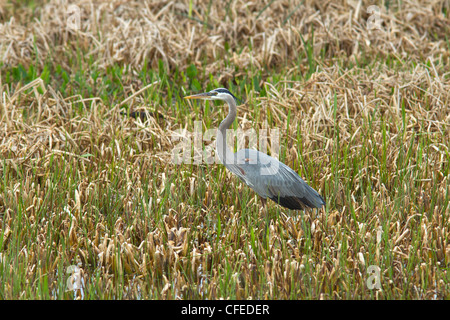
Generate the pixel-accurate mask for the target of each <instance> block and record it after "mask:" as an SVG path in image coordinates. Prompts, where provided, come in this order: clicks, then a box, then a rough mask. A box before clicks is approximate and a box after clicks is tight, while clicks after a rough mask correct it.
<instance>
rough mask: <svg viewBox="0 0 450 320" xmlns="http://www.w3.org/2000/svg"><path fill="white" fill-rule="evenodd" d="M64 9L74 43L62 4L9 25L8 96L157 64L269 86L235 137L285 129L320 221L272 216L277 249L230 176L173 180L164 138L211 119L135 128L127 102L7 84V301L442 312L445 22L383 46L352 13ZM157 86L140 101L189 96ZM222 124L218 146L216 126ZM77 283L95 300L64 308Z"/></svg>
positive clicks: (433, 17) (404, 31)
mask: <svg viewBox="0 0 450 320" xmlns="http://www.w3.org/2000/svg"><path fill="white" fill-rule="evenodd" d="M71 3H72V4H74V3H75V4H76V5H77V7H78V8H79V9H80V11H79V12H80V20H79V23H80V24H79V29H78V30H77V29H73V26H72V27H69V25H68V23H67V21H68V20H67V19H71V18H73V16H71V15H70V14H69V13H68V10H69V4H68V3H67V4H64V5H59V4H58V3H57V2H54V1H49V2H45V3H42V4H40V5H38V6H37V7H36V8H35V9H34V11H33V10H31V9H30V8H29V7H16V6H17V5H13V4H7V5H6V6H4V7H3V8H2V9H1V11H0V21H1V25H0V57H1V61H2V62H3V65H2V66H1V69H0V70H1V72H2V78H1V79H2V81H5V73H6V72H7V71H8V70H10V68H12V67H15V66H17V65H19V64H21V65H24V66H28V65H36V66H37V69H39V70H41V69H43V68H44V66H45V65H47V64H49V63H50V64H52V65H55V66H56V65H61V66H63V68H65V69H68V70H70V69H72V68H75V67H74V65H77V64H78V63H81V64H82V65H81V66H78V68H81V69H86V71H88V70H92V69H93V68H94V66H95V68H98V69H99V70H106V69H108V68H110V67H113V66H115V65H117V64H120V65H130V66H131V67H132V68H135V69H137V70H140V69H141V68H143V66H144V65H145V64H147V65H148V68H149V69H158V68H159V65H158V60H161V61H163V63H164V65H165V66H166V68H167V69H166V70H167V74H166V75H165V76H167V77H169V78H170V77H171V72H172V71H174V70H175V69H176V68H179V69H180V70H183V71H185V70H186V69H187V67H188V66H189V65H190V64H194V65H196V66H197V68H198V69H199V70H202V69H204V70H205V75H206V76H205V77H204V78H205V79H204V80H205V82H207V81H209V80H208V79H209V78H208V76H209V74H212V75H213V76H214V77H216V78H217V82H218V83H221V84H223V83H225V84H227V83H228V80H233V79H241V78H240V77H242V76H243V75H244V74H247V73H250V72H253V71H252V70H258V71H259V70H263V71H262V77H261V83H259V86H260V87H262V88H264V90H265V92H266V94H265V95H264V96H260V97H259V96H258V93H257V92H255V90H250V92H249V93H248V97H247V98H248V103H247V104H246V105H243V106H241V107H240V111H239V120H238V121H239V123H240V125H241V126H242V127H245V128H247V127H249V126H250V127H254V128H261V127H262V125H263V123H264V122H265V121H267V120H268V119H269V120H270V126H271V127H274V128H280V130H281V134H282V141H284V142H285V144H283V146H282V149H283V150H284V151H285V159H284V161H285V162H286V163H287V164H289V165H291V166H292V167H294V168H295V169H296V170H297V171H298V172H299V173H301V175H302V173H305V174H308V181H310V182H311V184H312V185H314V186H316V187H317V189H320V190H321V193H322V194H323V195H324V197H325V198H326V201H327V207H326V210H324V211H321V212H319V213H318V215H317V216H315V214H314V213H313V212H306V213H304V214H303V213H302V214H300V213H299V214H298V215H297V214H294V213H293V212H291V213H289V212H284V210H279V209H277V208H276V207H275V206H272V207H271V211H272V212H273V213H274V216H275V218H274V219H273V220H272V221H271V222H270V223H269V225H268V231H267V233H266V232H265V229H264V227H265V225H264V220H262V219H261V215H260V213H259V203H258V201H257V199H256V197H255V196H254V194H253V193H251V192H250V191H248V189H246V187H244V186H243V185H242V184H241V183H240V182H238V181H237V179H234V178H232V177H231V175H230V174H229V173H228V172H225V171H224V170H223V168H222V167H221V166H217V165H211V166H208V165H205V164H202V165H200V166H193V165H187V164H184V165H175V164H173V163H171V152H172V149H173V148H174V142H173V141H172V139H171V136H172V133H173V132H175V130H177V129H179V128H180V127H182V128H184V127H187V130H190V131H192V128H189V127H188V126H190V124H191V123H192V120H193V119H198V120H202V121H203V126H204V127H206V124H205V121H206V119H205V118H203V113H202V112H203V111H202V112H199V113H197V114H193V113H192V112H191V111H190V112H188V114H189V115H190V117H186V118H183V115H184V113H178V112H177V111H176V109H174V108H171V107H170V106H169V105H162V107H161V108H160V109H159V111H158V112H161V110H164V114H162V113H161V116H159V115H157V116H155V114H157V113H152V114H149V116H148V118H145V119H141V118H137V119H133V118H127V117H124V115H121V114H120V107H122V104H120V102H119V103H116V104H114V103H112V105H110V104H108V103H107V102H105V101H104V100H103V99H101V98H100V97H97V96H94V97H87V96H86V97H85V96H81V95H75V96H64V95H63V94H62V93H61V90H59V89H58V81H49V82H48V83H45V82H44V81H43V80H42V79H41V78H37V79H35V80H33V81H30V82H28V83H22V82H21V81H11V82H10V83H2V84H1V86H0V99H1V100H0V159H1V161H0V163H1V166H0V172H1V173H2V174H1V177H2V182H1V183H0V191H1V192H0V250H1V251H0V252H1V253H0V254H1V255H0V279H1V281H0V283H1V284H0V288H1V290H0V297H2V298H3V299H12V298H72V297H73V295H75V297H78V298H86V297H91V298H93V297H99V298H105V299H107V298H116V299H117V298H119V299H122V298H159V299H189V298H202V299H219V298H237V299H249V298H260V299H266V298H267V299H299V298H312V299H352V298H357V299H393V298H410V299H441V298H448V297H449V289H450V284H449V276H450V275H449V274H448V270H447V269H448V266H449V263H450V243H449V236H450V230H449V223H450V221H449V214H450V209H449V208H450V207H449V191H450V189H449V179H450V176H449V172H450V168H449V154H450V150H449V147H450V146H449V136H450V132H449V126H448V124H449V122H450V112H449V107H448V106H449V103H450V81H449V75H450V69H449V59H450V55H449V52H450V48H449V40H448V38H446V35H448V34H450V32H449V31H450V30H449V26H450V23H449V22H450V21H449V18H448V10H449V7H448V2H446V1H429V2H427V1H425V2H423V1H422V2H420V3H419V2H417V1H406V2H403V3H402V4H401V5H397V4H391V7H389V8H388V9H387V8H386V6H385V5H383V6H381V7H380V10H381V12H380V14H381V15H380V17H381V19H382V23H381V25H380V29H372V30H369V29H368V28H367V21H368V19H369V17H370V15H369V14H368V13H367V10H366V9H367V7H368V5H369V4H368V3H366V2H362V3H360V4H358V2H357V1H355V3H353V2H352V1H341V2H325V3H322V2H321V1H305V3H304V4H303V3H302V4H301V3H300V2H296V1H293V2H290V1H274V2H270V1H268V2H259V1H256V2H246V1H230V2H228V4H227V5H223V4H220V5H219V4H218V3H214V2H212V5H211V6H210V7H208V3H209V2H208V1H192V10H191V11H190V9H189V8H190V3H191V2H190V1H185V2H182V3H174V2H168V1H155V2H123V1H104V2H102V1H98V2H95V3H92V2H90V1H78V2H77V1H74V2H71ZM444 13H446V14H447V16H446V15H445V14H444ZM312 29H314V32H313V33H312V32H311V30H312ZM309 46H311V47H310V48H311V50H312V51H311V53H312V55H309V56H308V54H307V53H306V52H307V51H308V48H309ZM73 52H78V54H82V55H84V58H83V59H74V57H76V54H74V53H73ZM90 57H93V58H92V59H91V58H90ZM311 57H312V58H313V60H314V61H311ZM372 57H373V59H371V58H372ZM90 59H91V60H90ZM298 60H300V61H298ZM372 60H373V61H372ZM49 61H50V62H49ZM89 61H90V62H89ZM374 61H375V62H374ZM387 61H390V63H388V62H387ZM312 62H314V63H312ZM311 68H313V70H311V77H310V78H309V79H307V80H298V78H295V79H292V78H290V76H292V77H294V75H296V74H305V73H307V72H308V70H310V69H311ZM280 70H283V73H282V74H283V77H282V79H281V80H279V81H277V82H276V83H271V82H270V81H266V80H267V79H268V78H269V77H271V76H272V74H277V73H279V72H281V71H280ZM122 82H123V84H122V85H123V88H124V93H123V94H124V97H128V100H126V98H124V100H122V102H124V101H125V100H126V101H125V102H127V103H130V104H131V105H133V106H134V109H139V108H141V109H144V107H145V104H146V100H145V99H143V98H141V95H144V92H145V91H139V90H140V89H142V87H143V86H144V85H143V84H142V83H139V81H138V80H137V77H135V76H133V73H130V74H128V75H124V77H123V78H122ZM159 83H160V82H154V83H149V84H146V85H147V86H148V89H149V90H150V89H152V90H156V92H157V93H158V90H161V92H163V94H164V95H166V94H168V92H178V93H179V94H180V95H181V94H182V92H183V91H182V90H173V88H167V87H164V86H161V87H159ZM88 85H92V86H94V85H95V83H94V82H92V83H90V82H89V81H88ZM141 85H142V86H141ZM69 86H70V83H69ZM140 86H141V87H140ZM155 88H156V89H155ZM111 99H112V98H111ZM111 101H112V100H111ZM111 101H110V102H111ZM174 103H175V104H179V105H181V103H182V102H180V99H177V100H175V102H174ZM155 104H156V102H155ZM151 107H152V110H153V109H155V108H154V105H152V106H151ZM186 108H189V107H188V106H187V105H186V104H184V102H183V105H181V106H180V109H186ZM156 109H157V108H156ZM80 110H81V111H80ZM157 110H158V109H157ZM210 112H211V114H210V115H209V116H210V118H211V119H213V122H212V124H211V126H212V127H214V126H217V125H218V123H219V122H220V120H221V119H222V118H223V116H224V111H223V110H221V109H217V110H215V109H213V110H212V111H210ZM288 114H289V125H287V122H288ZM143 120H145V122H143ZM256 121H258V122H256ZM255 122H256V123H255ZM180 124H181V125H180ZM301 168H303V169H301ZM302 170H303V171H302ZM264 235H266V236H267V237H264ZM71 265H78V266H79V267H80V270H81V271H80V275H81V277H82V279H83V284H82V286H81V289H78V290H70V291H67V292H66V290H67V285H66V283H67V278H68V277H69V276H70V274H67V273H65V272H66V270H67V269H68V268H69V267H70V266H71ZM369 266H377V267H379V268H380V277H381V289H379V290H377V289H370V288H369V287H368V285H367V280H368V277H369V276H370V274H369V273H368V272H367V269H368V267H369ZM42 283H46V284H47V289H46V290H45V289H42V287H43V286H42ZM25 284H26V285H25ZM71 288H73V287H71Z"/></svg>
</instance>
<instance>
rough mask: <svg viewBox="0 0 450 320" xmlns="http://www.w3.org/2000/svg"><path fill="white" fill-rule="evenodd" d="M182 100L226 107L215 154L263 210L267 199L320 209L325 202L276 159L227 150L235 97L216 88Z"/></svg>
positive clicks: (234, 115) (254, 152)
mask: <svg viewBox="0 0 450 320" xmlns="http://www.w3.org/2000/svg"><path fill="white" fill-rule="evenodd" d="M185 99H204V100H222V101H225V102H227V103H228V107H229V112H228V116H227V117H226V118H225V119H224V120H223V121H222V122H221V123H220V125H219V130H218V132H217V140H216V150H217V153H218V155H219V159H220V161H221V162H222V163H223V164H224V165H225V167H226V168H227V169H228V170H230V171H231V172H232V173H234V174H235V175H237V176H238V177H239V178H240V179H241V180H242V181H244V182H245V183H246V184H247V185H248V186H249V187H250V188H252V189H253V190H254V191H255V192H256V193H257V194H258V195H259V196H260V197H261V201H262V204H263V207H264V209H265V204H266V201H267V200H266V199H267V198H269V199H272V200H273V201H275V202H277V203H278V204H280V205H281V206H283V207H286V208H288V209H304V208H307V207H309V208H321V207H322V206H323V205H324V204H325V201H324V200H323V198H322V197H321V196H320V194H318V193H317V191H316V190H314V189H313V188H311V187H310V186H309V185H308V184H307V183H306V182H305V181H303V179H302V178H300V176H299V175H298V174H297V173H296V172H295V171H294V170H292V169H291V168H289V167H288V166H287V165H285V164H284V163H282V162H280V161H278V160H277V159H275V158H273V157H271V156H269V155H267V154H265V153H262V152H260V151H257V150H252V149H242V150H239V151H238V152H236V153H234V152H233V151H232V150H230V149H229V148H228V146H227V139H226V130H227V129H228V128H229V127H230V126H231V124H232V123H233V121H234V119H235V118H236V113H237V112H236V99H237V98H236V97H235V96H234V95H233V94H232V93H231V92H230V91H228V90H227V89H225V88H219V89H214V90H212V91H209V92H205V93H200V94H195V95H191V96H187V97H185Z"/></svg>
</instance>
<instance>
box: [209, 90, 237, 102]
mask: <svg viewBox="0 0 450 320" xmlns="http://www.w3.org/2000/svg"><path fill="white" fill-rule="evenodd" d="M213 91H215V92H218V93H228V94H229V95H231V96H232V97H233V98H234V100H236V101H239V102H240V101H241V100H240V99H238V98H236V97H235V96H234V94H232V93H231V92H230V91H229V90H228V89H225V88H219V89H214V90H213Z"/></svg>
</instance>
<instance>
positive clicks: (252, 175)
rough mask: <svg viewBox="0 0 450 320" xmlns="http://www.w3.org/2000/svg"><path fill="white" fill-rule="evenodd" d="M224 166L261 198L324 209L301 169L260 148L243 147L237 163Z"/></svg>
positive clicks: (235, 157) (288, 204) (289, 205)
mask: <svg viewBox="0 0 450 320" xmlns="http://www.w3.org/2000/svg"><path fill="white" fill-rule="evenodd" d="M224 165H225V167H226V168H227V169H228V170H230V171H231V172H232V173H234V174H235V175H237V176H238V177H239V178H240V179H241V180H242V181H243V182H245V184H247V185H248V186H249V187H250V188H252V189H253V190H254V191H255V192H256V193H257V194H258V195H259V196H260V197H261V198H263V199H267V198H269V199H271V200H273V201H275V202H277V203H279V204H280V205H282V206H284V207H286V208H288V209H304V208H306V207H309V208H320V207H321V206H322V205H324V204H325V201H324V200H323V198H322V197H321V196H320V195H319V194H318V193H317V191H316V190H314V189H313V188H311V187H310V186H309V185H308V184H307V183H306V182H305V181H304V180H303V179H302V178H301V177H300V176H299V175H298V174H297V172H295V171H294V170H292V169H291V168H290V167H288V166H287V165H285V164H284V163H282V162H280V161H278V160H277V159H275V158H273V157H271V156H269V155H267V154H265V153H262V152H260V151H257V150H252V149H242V150H239V151H238V152H236V153H235V154H234V161H233V163H224Z"/></svg>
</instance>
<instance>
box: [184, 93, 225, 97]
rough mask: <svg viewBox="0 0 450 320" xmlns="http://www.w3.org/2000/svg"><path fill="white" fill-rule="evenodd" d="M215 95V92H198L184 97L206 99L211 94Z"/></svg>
mask: <svg viewBox="0 0 450 320" xmlns="http://www.w3.org/2000/svg"><path fill="white" fill-rule="evenodd" d="M215 95H217V93H215V92H214V93H211V92H205V93H199V94H194V95H192V96H187V97H184V98H185V99H208V98H210V97H212V96H215Z"/></svg>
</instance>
